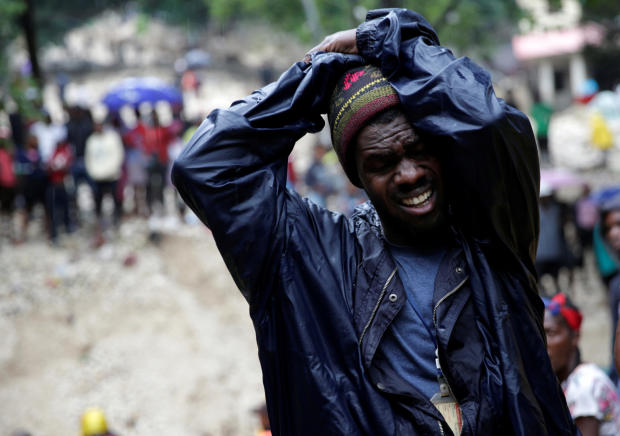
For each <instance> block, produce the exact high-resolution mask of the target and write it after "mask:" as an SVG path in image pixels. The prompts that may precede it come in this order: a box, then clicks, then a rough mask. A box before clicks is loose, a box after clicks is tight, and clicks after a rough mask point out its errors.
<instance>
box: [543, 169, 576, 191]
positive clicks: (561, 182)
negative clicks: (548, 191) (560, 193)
mask: <svg viewBox="0 0 620 436" xmlns="http://www.w3.org/2000/svg"><path fill="white" fill-rule="evenodd" d="M540 183H541V185H542V184H544V185H547V186H549V187H550V188H552V189H558V188H565V187H578V186H583V185H585V183H586V182H585V180H584V179H583V178H582V177H581V176H580V175H579V174H576V173H574V172H572V171H570V170H567V169H565V168H544V169H541V170H540Z"/></svg>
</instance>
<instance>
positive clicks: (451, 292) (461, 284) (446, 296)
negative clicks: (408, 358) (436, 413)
mask: <svg viewBox="0 0 620 436" xmlns="http://www.w3.org/2000/svg"><path fill="white" fill-rule="evenodd" d="M468 278H469V277H465V278H464V279H463V280H462V281H461V283H459V284H458V285H456V287H455V288H454V289H452V290H451V291H450V292H448V293H447V294H446V295H444V296H443V297H441V298H440V299H439V301H438V302H437V304H435V307H434V308H433V324H434V325H435V329H437V308H438V307H439V305H440V304H441V303H443V302H444V301H446V299H447V298H448V297H450V296H451V295H454V294H455V293H457V292H458V291H459V290H460V289H461V287H462V286H463V285H464V284H465V282H466V281H467V279H468ZM437 352H438V353H439V348H437ZM438 356H439V355H438ZM444 379H445V380H446V384H447V385H448V389H450V392H452V388H451V387H450V383H448V379H447V378H446V377H445V375H444ZM437 424H439V431H441V435H442V436H444V435H445V433H444V430H443V426H442V425H441V421H437Z"/></svg>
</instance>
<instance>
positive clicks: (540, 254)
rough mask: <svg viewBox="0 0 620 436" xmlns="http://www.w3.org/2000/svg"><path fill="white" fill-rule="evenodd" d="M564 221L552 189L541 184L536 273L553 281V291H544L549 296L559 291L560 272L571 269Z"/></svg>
mask: <svg viewBox="0 0 620 436" xmlns="http://www.w3.org/2000/svg"><path fill="white" fill-rule="evenodd" d="M566 220H567V213H566V210H565V208H564V206H563V205H562V204H560V202H558V201H557V200H556V199H555V196H554V191H553V188H552V187H551V186H550V185H548V184H546V183H544V182H541V184H540V237H539V238H538V249H537V251H536V271H537V272H538V276H539V277H542V276H544V275H548V276H550V277H551V278H552V279H553V283H554V289H552V290H550V289H546V290H545V291H546V292H547V294H551V295H553V294H555V293H557V292H559V291H560V285H559V283H558V279H559V274H560V270H561V269H562V268H564V267H568V268H569V269H570V267H572V262H571V252H570V250H569V247H568V243H567V241H566V235H565V232H564V224H565V223H566Z"/></svg>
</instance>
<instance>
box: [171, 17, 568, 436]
mask: <svg viewBox="0 0 620 436" xmlns="http://www.w3.org/2000/svg"><path fill="white" fill-rule="evenodd" d="M357 44H358V49H359V51H360V53H361V56H357V55H342V54H337V53H323V54H317V55H315V56H314V57H313V58H312V63H311V64H305V63H303V62H299V63H297V64H295V65H293V66H292V67H291V68H290V69H289V70H288V71H286V72H285V73H284V74H283V75H282V76H281V77H280V78H279V80H278V81H277V82H276V83H272V84H270V85H268V86H266V87H265V88H263V89H260V90H258V91H255V92H254V93H253V94H252V95H250V96H248V97H247V98H245V99H243V100H240V101H237V102H235V103H233V105H232V106H231V107H230V108H229V109H228V110H216V111H214V112H213V113H211V114H210V115H209V117H208V118H207V119H206V120H205V121H204V122H203V123H202V125H201V126H200V128H199V129H198V131H197V132H196V134H195V135H194V136H193V138H192V139H191V141H190V142H189V144H188V145H187V147H186V149H185V151H184V152H183V153H182V154H181V156H180V157H179V158H178V159H177V161H176V162H175V164H174V167H173V180H174V183H175V185H176V186H177V188H178V189H179V191H180V193H181V195H182V196H183V198H184V200H185V201H186V202H187V204H188V205H189V206H190V207H191V208H192V209H193V210H194V211H195V212H196V213H197V214H198V216H199V217H200V218H201V219H202V221H203V222H204V223H205V224H206V225H207V226H209V228H210V229H211V230H212V232H213V236H214V238H215V240H216V242H217V245H218V248H219V250H220V252H221V254H222V256H223V257H224V260H225V261H226V265H227V266H228V268H229V270H230V272H231V274H232V276H233V277H234V279H235V281H236V284H237V286H238V287H239V289H240V290H241V292H242V293H243V295H244V296H245V298H246V299H247V300H248V302H249V305H250V315H251V317H252V320H253V322H254V327H255V329H256V338H257V342H258V349H259V357H260V361H261V365H262V370H263V377H264V385H265V391H266V396H267V403H268V408H269V415H270V418H271V423H272V428H273V433H274V434H277V435H312V436H316V435H348V436H353V435H414V434H417V435H432V434H452V432H451V431H450V429H449V427H448V426H447V425H446V423H445V422H444V420H443V419H442V417H441V416H440V414H439V413H438V412H437V410H436V409H435V408H434V407H433V405H432V404H431V403H430V402H429V400H428V399H427V398H425V397H424V396H422V395H421V394H420V393H419V391H417V390H416V389H415V387H412V386H409V385H408V384H407V383H406V382H405V381H403V380H400V379H399V378H398V375H397V374H393V373H391V372H390V371H389V367H388V366H387V365H386V364H385V362H382V361H381V359H379V358H376V359H375V358H374V356H375V352H376V350H377V349H378V347H381V346H382V345H381V338H382V337H383V334H384V333H385V331H386V329H387V328H388V327H389V325H390V323H391V321H392V320H393V319H394V317H395V316H396V314H397V313H398V311H399V310H400V309H401V308H402V307H403V304H405V300H406V296H405V291H404V289H403V285H402V282H401V281H400V279H399V277H398V274H397V269H396V265H395V262H394V260H393V259H392V257H391V255H390V254H389V251H387V249H386V245H385V238H384V235H383V231H382V228H381V224H380V221H379V219H378V216H377V214H376V212H375V210H374V209H373V207H372V205H370V204H365V205H363V206H362V207H360V208H358V210H357V211H356V212H355V213H354V215H353V216H352V217H351V218H346V217H344V216H342V215H340V214H337V213H332V212H330V211H327V210H325V209H322V208H320V207H318V206H316V205H314V204H312V203H311V202H309V201H307V200H305V199H303V198H301V197H300V196H299V195H298V194H297V193H295V192H291V191H289V190H287V189H286V163H287V156H288V155H289V153H290V152H291V150H292V148H293V145H294V144H295V142H296V141H297V140H298V139H299V138H301V137H302V136H303V135H305V134H306V133H308V132H317V131H319V130H320V129H321V128H322V127H323V124H324V123H323V120H322V118H321V116H320V115H321V113H325V112H326V110H327V105H328V101H329V96H330V94H331V90H332V88H333V86H334V84H335V82H336V80H337V78H338V77H339V76H340V75H341V74H342V73H343V72H344V70H345V69H348V68H350V67H352V66H355V65H358V64H360V63H368V62H370V63H374V64H377V65H379V66H380V68H381V70H382V71H383V74H384V75H385V76H386V77H387V78H388V80H389V81H390V83H391V84H392V86H393V87H394V89H395V90H396V92H397V93H398V95H399V97H400V100H401V103H402V105H403V107H404V110H405V112H406V114H407V116H408V117H409V119H410V121H411V123H412V124H413V126H414V128H415V129H416V130H417V131H418V132H420V134H421V135H422V136H423V137H424V138H425V142H426V143H429V144H433V145H434V146H436V147H437V148H438V151H439V152H440V155H441V156H442V165H443V174H444V178H445V183H446V186H447V190H448V198H449V202H450V220H451V223H452V229H453V230H452V231H453V233H454V238H453V239H454V240H455V244H454V247H453V248H452V250H451V251H450V253H449V255H447V256H446V258H445V259H444V261H443V262H442V264H441V265H440V267H439V273H438V275H437V280H436V284H435V293H434V298H433V299H434V303H433V304H434V311H433V313H434V315H433V322H434V325H435V329H436V334H437V338H438V343H439V357H440V361H441V364H442V368H443V370H444V373H445V375H446V377H447V379H448V382H449V384H450V387H451V389H452V391H453V392H454V394H455V396H456V398H457V399H458V401H459V404H460V406H461V409H462V412H463V430H462V432H463V434H468V435H473V434H476V435H495V434H497V435H502V436H504V435H511V434H514V435H523V436H526V435H527V436H533V435H546V434H550V435H567V434H574V432H575V429H574V426H573V424H572V421H571V419H570V416H569V413H568V410H567V407H566V404H565V401H564V397H563V395H562V392H561V390H560V388H559V386H558V383H557V380H556V377H555V376H554V374H553V371H552V369H551V366H550V364H549V360H548V358H547V354H546V348H545V341H544V332H543V329H542V313H543V306H542V303H541V302H540V299H539V297H538V294H537V290H536V279H535V272H534V267H533V259H534V255H535V250H536V240H537V236H538V205H537V194H538V181H539V167H538V156H537V152H536V146H535V143H534V137H533V134H532V131H531V128H530V125H529V122H528V120H527V118H526V117H525V116H524V115H523V114H522V113H520V112H518V111H517V110H515V109H513V108H511V107H509V106H507V105H506V104H505V103H504V102H503V101H502V100H501V99H498V98H497V97H496V96H495V94H494V92H493V89H492V86H491V80H490V77H489V74H488V73H487V72H486V71H485V70H483V69H482V68H480V67H478V66H477V65H475V64H474V63H472V62H471V61H470V60H469V59H467V58H460V59H455V58H454V56H453V55H452V53H451V52H450V51H449V50H448V49H446V48H443V47H441V46H439V42H438V40H437V36H436V35H435V32H434V30H433V29H432V28H431V26H430V25H429V24H428V23H427V22H426V21H425V20H424V19H423V18H422V17H421V16H419V15H418V14H415V13H413V12H411V11H407V10H377V11H371V12H370V13H369V14H368V19H367V21H366V22H365V23H363V24H362V25H361V26H360V27H359V28H358V30H357Z"/></svg>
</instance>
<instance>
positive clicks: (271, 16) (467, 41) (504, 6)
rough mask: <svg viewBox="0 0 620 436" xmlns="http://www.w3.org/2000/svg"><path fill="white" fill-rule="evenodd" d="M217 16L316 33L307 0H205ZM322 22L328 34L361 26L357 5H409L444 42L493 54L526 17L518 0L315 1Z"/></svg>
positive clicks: (221, 19) (303, 33) (220, 20)
mask: <svg viewBox="0 0 620 436" xmlns="http://www.w3.org/2000/svg"><path fill="white" fill-rule="evenodd" d="M204 1H205V3H206V5H207V6H208V8H209V12H210V14H211V17H212V18H213V19H214V20H216V21H217V22H218V23H219V24H220V25H224V26H227V25H229V24H230V23H231V22H234V21H236V20H242V19H252V18H254V19H255V18H261V19H264V20H266V21H268V22H270V23H272V24H273V25H275V26H278V27H279V28H280V29H283V30H286V31H292V32H294V33H295V34H297V36H298V37H300V38H301V39H302V40H305V41H306V42H315V43H316V42H318V41H309V40H308V39H309V38H311V32H310V31H309V29H308V25H307V17H306V16H305V15H304V12H303V8H302V7H301V6H302V0H286V1H285V0H204ZM314 4H315V5H316V8H317V10H318V13H319V19H320V25H321V27H322V29H323V30H324V31H325V32H326V33H332V32H336V31H338V30H342V29H348V28H351V27H355V26H357V25H358V24H359V20H357V19H355V18H354V17H353V11H354V10H355V8H356V7H359V6H361V7H363V8H365V9H366V10H369V9H375V8H381V7H405V8H409V9H413V10H416V11H418V12H420V13H421V14H422V15H423V16H425V17H426V18H427V19H428V20H429V22H430V23H431V24H432V25H433V26H435V28H436V30H437V31H438V33H439V37H440V40H441V41H442V43H444V44H446V45H449V46H451V47H454V48H455V49H456V50H463V49H465V48H468V49H469V50H471V49H472V47H474V48H475V49H476V51H478V52H479V53H480V54H483V55H484V54H487V53H488V52H489V51H490V50H491V49H492V48H493V47H494V46H495V45H496V44H497V43H498V42H502V40H503V41H506V42H507V41H508V40H509V37H510V32H509V31H510V30H511V29H512V28H513V27H514V23H516V21H517V20H518V19H519V18H520V17H521V13H520V10H519V8H518V6H517V5H516V3H515V1H514V0H348V1H343V0H314Z"/></svg>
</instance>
